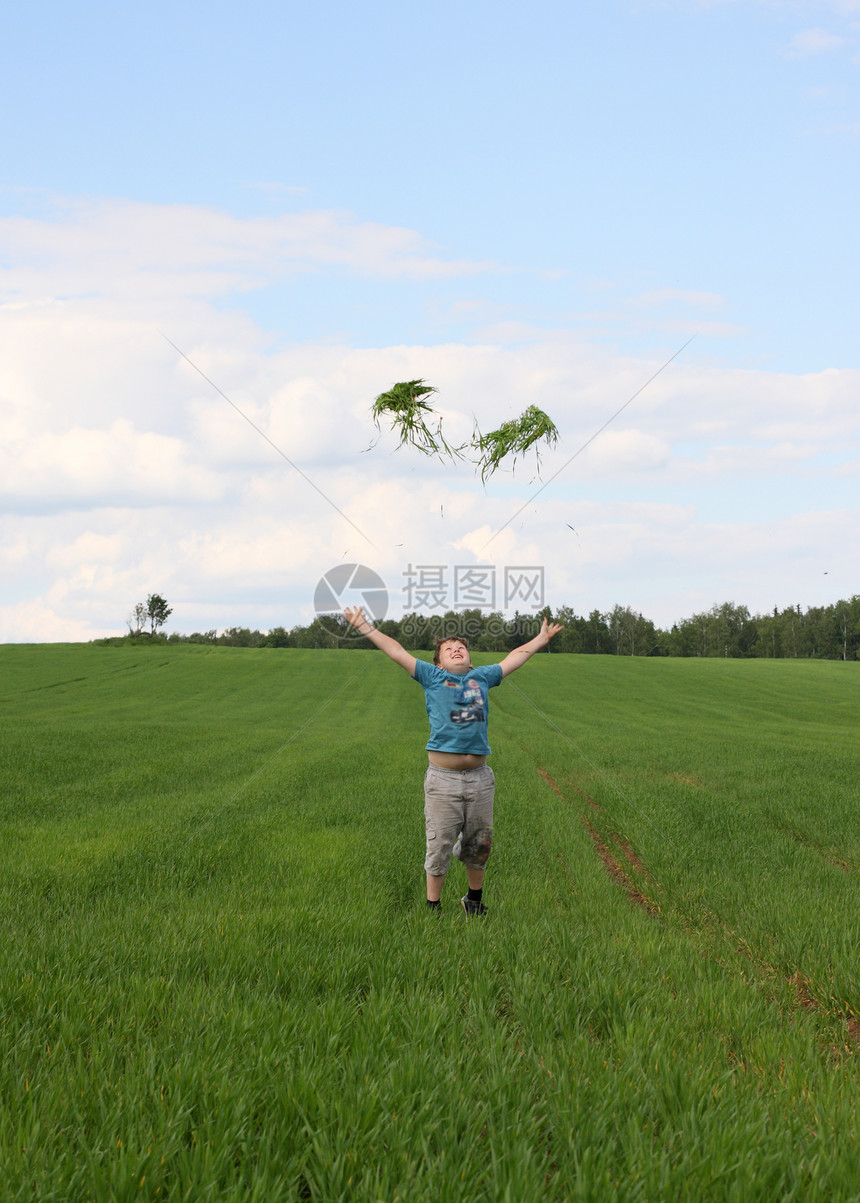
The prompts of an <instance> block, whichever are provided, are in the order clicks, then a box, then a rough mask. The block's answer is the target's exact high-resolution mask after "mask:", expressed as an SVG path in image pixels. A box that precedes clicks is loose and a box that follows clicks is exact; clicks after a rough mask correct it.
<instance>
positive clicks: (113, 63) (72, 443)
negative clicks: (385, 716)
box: [0, 0, 860, 640]
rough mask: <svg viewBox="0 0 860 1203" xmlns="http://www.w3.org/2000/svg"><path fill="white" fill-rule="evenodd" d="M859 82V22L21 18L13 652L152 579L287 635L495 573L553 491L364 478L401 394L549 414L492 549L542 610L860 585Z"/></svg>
mask: <svg viewBox="0 0 860 1203" xmlns="http://www.w3.org/2000/svg"><path fill="white" fill-rule="evenodd" d="M858 72H860V0H856V2H855V0H842V2H839V0H833V2H825V0H820V2H812V0H810V2H804V0H798V2H796V3H788V2H786V3H780V2H778V0H773V2H771V3H764V2H763V3H757V2H755V0H736V2H731V0H726V2H717V3H695V2H682V0H678V2H675V3H673V2H671V0H667V2H665V3H656V2H655V3H647V2H644V3H623V2H620V0H619V2H609V3H604V4H601V5H584V4H564V5H563V4H557V3H537V4H533V5H531V6H530V7H528V8H526V7H525V6H522V5H513V4H510V5H505V4H502V5H499V4H498V3H495V4H493V5H490V4H489V3H465V4H463V3H460V4H457V5H454V4H449V3H442V4H437V5H434V6H433V7H432V9H431V8H429V7H427V6H421V7H419V6H413V5H405V4H402V3H400V4H396V5H395V4H391V3H384V4H383V3H376V4H368V5H365V6H354V5H346V4H342V3H333V4H328V5H324V6H320V7H317V8H315V9H311V8H310V6H305V5H301V6H299V5H291V4H287V5H270V4H259V5H257V6H254V7H253V8H249V9H248V11H240V10H238V9H237V8H236V6H233V5H230V6H228V5H223V4H207V5H205V6H204V5H189V4H185V5H181V6H179V8H178V10H177V9H175V8H173V7H169V6H167V5H164V4H159V3H156V4H154V5H150V6H149V7H148V8H147V9H146V10H145V11H143V10H141V11H132V10H129V11H123V10H117V9H116V8H115V7H114V6H108V5H103V4H92V3H83V4H82V5H80V6H78V7H77V8H76V9H74V10H71V9H68V8H67V7H66V6H60V5H54V4H40V3H36V4H33V5H30V6H28V7H26V8H19V9H18V10H16V11H15V12H14V13H12V14H11V15H10V17H9V18H8V19H7V28H6V34H5V37H4V45H3V48H2V50H0V88H2V90H3V106H4V111H5V112H6V113H7V114H13V115H14V119H13V120H7V121H6V122H5V123H4V126H3V129H2V131H0V162H2V164H3V173H2V180H0V265H2V267H0V338H1V339H2V341H3V348H2V350H3V356H2V367H0V422H2V425H3V429H4V432H5V433H4V438H3V439H2V444H1V445H0V455H2V456H3V458H4V463H3V464H2V465H0V467H2V472H3V477H2V478H3V481H4V483H3V484H2V485H0V495H2V509H3V516H2V520H0V521H2V525H0V569H2V573H3V580H4V588H3V591H2V594H0V639H4V640H28V639H60V638H69V639H78V638H91V637H94V636H95V635H99V634H103V633H107V632H110V631H114V630H121V629H122V628H123V620H124V618H125V616H126V614H127V613H128V611H129V610H130V608H131V606H132V604H133V603H134V602H135V601H137V600H140V598H141V597H145V596H146V594H147V593H149V592H153V591H155V592H162V593H164V594H165V595H166V596H167V597H168V599H169V600H170V601H172V602H173V604H174V616H173V619H172V625H173V627H174V629H179V630H186V631H190V630H193V629H208V628H210V627H224V626H228V625H237V624H241V625H252V626H261V627H267V626H271V625H275V624H276V623H283V624H285V625H288V626H289V625H292V624H294V623H296V622H300V621H306V620H308V619H309V618H310V617H311V616H312V612H313V607H312V598H313V590H314V584H315V582H316V581H317V580H318V579H319V577H320V576H321V575H322V573H324V572H325V571H326V570H327V569H328V568H329V567H330V566H331V565H332V564H334V563H337V562H339V561H342V560H343V558H344V556H346V557H347V560H351V559H355V560H356V561H360V562H365V563H367V564H368V565H370V566H372V567H374V568H375V569H376V570H377V571H378V572H380V573H381V575H382V576H383V577H384V578H385V579H386V581H387V582H389V586H390V588H391V591H392V594H393V595H394V594H395V593H396V592H397V591H398V590H399V588H400V585H401V582H402V579H403V577H404V573H405V571H406V570H407V568H408V566H409V564H410V563H411V564H415V563H423V564H438V565H443V564H444V565H450V566H452V567H453V566H454V565H456V564H464V563H469V562H474V563H479V562H484V561H485V560H486V559H487V554H486V553H487V548H486V540H487V537H488V536H489V534H490V533H492V531H494V530H496V529H498V528H499V527H500V526H501V525H502V524H503V522H505V521H506V519H507V517H508V516H509V515H510V513H511V512H512V510H513V509H516V508H518V507H519V506H520V505H521V504H522V503H523V502H524V501H526V500H527V498H528V497H529V496H531V494H532V493H533V492H534V490H535V489H536V488H537V487H538V486H539V484H540V480H539V479H536V478H535V475H534V470H533V466H522V465H521V466H519V467H518V468H517V470H516V472H514V473H512V472H511V471H506V472H503V473H499V474H498V475H497V477H495V478H494V479H493V481H492V482H491V483H490V485H489V486H488V488H487V489H486V491H485V490H483V489H482V488H481V486H480V482H479V481H476V479H475V476H474V473H473V472H472V471H471V470H470V469H468V468H459V469H451V468H449V467H445V466H444V465H441V464H439V463H436V462H433V461H424V460H421V459H420V458H419V457H417V456H415V455H410V454H409V453H404V452H395V451H394V444H393V442H391V441H390V440H389V441H386V440H385V439H383V440H382V442H381V443H380V445H379V446H378V447H377V448H376V449H375V450H374V451H373V452H368V453H364V448H365V447H366V446H367V444H368V443H369V441H370V439H371V437H372V428H371V427H370V425H369V421H368V411H369V405H370V403H371V402H372V400H373V397H374V395H375V394H376V393H377V392H379V391H382V390H383V389H385V388H387V387H388V386H389V385H390V384H391V383H393V381H394V380H395V379H402V378H406V377H410V376H422V377H425V378H427V379H429V380H431V381H432V382H433V383H434V384H436V385H437V386H438V387H439V389H440V393H439V405H440V408H441V409H442V410H443V412H444V413H445V415H446V421H447V422H448V423H449V426H448V427H447V428H448V429H452V430H458V431H460V432H462V433H463V434H464V435H466V436H467V435H468V432H469V431H470V429H471V426H472V421H473V416H474V417H475V418H477V419H478V420H479V422H480V424H481V426H482V427H483V428H484V429H486V428H488V427H490V426H491V425H492V424H493V423H494V422H495V421H496V420H497V419H498V420H504V419H506V418H508V417H511V416H514V415H515V414H516V413H518V412H520V411H521V410H522V409H523V408H524V407H525V405H527V404H531V403H536V404H539V405H540V406H541V407H542V408H544V409H545V410H546V411H547V412H548V413H550V414H551V416H552V417H553V418H554V420H555V421H556V423H557V425H558V426H559V429H560V431H561V434H562V439H561V443H560V445H559V448H558V449H557V451H556V452H555V453H548V454H547V456H545V457H544V461H543V466H542V469H541V470H542V472H543V478H544V479H547V478H548V477H549V476H552V475H553V474H554V473H555V472H556V471H558V476H557V478H556V479H555V480H554V481H553V483H552V484H551V485H549V486H548V487H547V489H545V490H544V491H543V492H542V493H541V494H540V497H539V498H538V499H537V500H536V501H535V502H534V504H531V505H529V506H527V507H526V508H525V509H524V510H523V514H522V519H521V521H520V523H519V525H517V524H512V525H511V528H509V529H508V530H507V531H506V532H505V534H504V536H503V537H502V536H500V537H499V539H498V540H496V541H495V543H494V545H493V552H492V555H493V558H494V560H495V561H497V563H498V565H499V568H500V569H501V568H502V567H503V566H506V565H508V564H514V563H516V564H532V563H540V564H542V565H544V566H545V569H546V580H547V591H548V596H547V600H548V601H549V602H550V603H551V604H555V605H560V604H569V605H572V606H573V607H574V608H575V609H576V610H577V611H578V612H580V613H582V612H587V611H589V610H590V609H592V608H598V609H608V608H611V606H612V605H613V604H615V603H620V604H625V605H626V604H629V605H632V606H633V607H634V608H636V609H639V610H641V611H642V612H644V613H645V614H646V615H647V616H649V617H652V618H654V620H655V621H657V622H659V623H661V624H664V625H667V624H669V623H671V622H672V621H674V620H675V619H676V618H680V617H683V616H686V615H687V614H689V613H691V612H693V611H694V610H696V609H705V608H708V607H709V606H710V605H712V604H716V603H719V602H722V601H726V600H734V601H736V602H738V603H745V604H748V605H749V606H750V607H751V608H752V609H753V610H767V609H770V608H771V607H772V606H774V605H779V606H782V605H788V604H795V603H796V604H802V605H811V604H820V603H822V602H827V601H831V600H836V599H837V598H838V597H843V596H850V595H851V594H852V593H856V592H857V591H858V571H857V570H858V567H860V565H858V553H857V552H856V550H855V546H856V539H855V538H854V531H856V526H857V508H858V507H857V482H858V468H860V460H858V426H860V418H858V411H860V406H858V386H860V364H858V353H857V338H856V327H857V310H858V306H857V300H856V279H857V274H858V272H857V267H858V264H857V257H858V256H857V250H856V247H857V236H856V224H857V222H856V216H855V213H856V207H857V193H858V188H857V183H858V149H860V96H858V86H857V83H858ZM159 332H162V333H164V334H166V335H167V336H168V337H169V338H170V339H172V340H173V341H174V342H175V343H176V344H177V345H178V346H179V347H181V348H182V349H183V350H184V351H185V352H186V354H188V355H189V357H191V359H192V360H193V362H194V363H195V364H196V365H197V366H198V367H199V368H200V369H201V370H203V371H205V372H206V374H207V375H208V376H210V378H211V379H212V380H213V381H214V382H215V383H217V385H218V387H219V388H221V389H222V390H223V391H224V392H226V393H227V394H228V395H229V396H230V397H231V399H232V400H234V402H235V403H236V404H237V405H239V406H240V408H241V409H242V410H243V412H244V413H246V415H248V416H249V417H251V418H252V419H253V420H254V422H255V423H257V424H258V425H259V426H260V427H261V429H262V430H264V431H265V432H266V433H267V435H268V437H270V438H271V439H272V440H273V441H274V442H275V443H276V444H277V445H278V446H279V447H280V448H281V449H282V451H283V452H284V453H285V454H286V455H287V456H288V457H289V458H290V459H291V460H292V461H293V462H294V463H295V464H297V465H298V466H300V467H301V468H302V470H303V471H304V472H306V473H307V474H308V475H310V476H311V477H312V479H313V480H314V481H315V482H316V483H317V486H318V488H319V489H320V490H321V491H322V492H323V493H324V494H325V495H326V497H329V498H330V499H331V501H332V503H333V504H331V505H326V502H325V501H323V500H321V498H320V496H319V494H318V493H316V492H315V491H313V490H310V489H309V488H308V486H307V484H306V482H305V481H304V480H303V478H302V477H300V476H299V475H298V474H296V473H295V472H292V471H291V470H290V469H289V466H288V465H287V464H285V462H284V460H283V459H281V458H279V457H277V456H276V455H274V454H273V452H272V449H271V447H270V446H268V445H267V444H266V443H265V442H264V440H262V439H261V438H260V437H259V435H258V434H256V433H255V432H254V431H253V430H252V429H251V427H250V426H249V425H248V424H247V423H243V422H242V419H241V417H239V416H238V415H237V414H236V413H235V411H234V410H231V409H230V407H229V406H227V404H226V402H224V401H223V399H222V398H221V397H220V396H219V395H218V394H217V393H216V392H215V391H214V390H213V389H212V388H210V387H209V386H207V385H206V384H205V381H203V380H202V378H201V377H200V376H199V375H197V374H195V372H194V371H193V369H191V368H190V367H189V365H188V364H187V363H186V362H184V361H183V360H181V358H179V357H178V356H177V355H176V354H175V353H174V352H173V351H172V349H171V348H170V347H169V346H168V344H166V343H165V341H164V339H163V338H161V335H160V333H159ZM691 335H695V339H694V341H693V342H692V344H690V346H689V347H687V348H686V349H685V351H684V352H683V354H682V355H681V356H679V357H678V359H677V360H675V361H674V362H673V363H672V364H671V365H670V366H669V367H668V368H666V370H665V371H664V372H662V373H661V374H660V375H659V376H658V377H657V379H656V380H655V381H654V383H653V384H652V385H650V386H649V388H648V389H647V390H646V391H645V392H644V393H642V394H641V396H640V397H638V398H637V399H636V400H635V401H634V402H632V403H631V405H630V406H629V407H628V408H627V409H625V410H624V413H623V414H622V415H619V417H618V419H617V420H616V421H615V422H613V424H612V425H611V426H610V427H609V428H608V430H607V431H606V433H605V434H604V435H602V436H601V437H600V438H599V439H598V440H596V441H595V442H594V443H593V444H592V445H591V447H589V449H588V450H587V452H584V453H583V454H582V455H581V456H579V457H577V458H576V459H575V460H574V461H573V462H572V463H571V464H570V465H569V466H568V467H567V468H564V465H565V464H566V463H567V461H568V460H569V459H570V457H571V456H573V455H574V453H575V452H576V451H577V449H578V447H579V446H581V445H582V443H584V442H585V441H586V440H587V439H588V438H589V437H590V436H591V435H592V434H593V433H594V431H595V430H596V429H598V428H599V427H600V426H601V425H602V423H603V422H605V421H606V419H607V418H608V417H609V416H610V415H611V414H612V413H614V412H615V411H616V410H617V409H618V408H619V406H621V405H622V404H623V403H624V402H625V401H626V400H627V399H628V398H629V397H630V396H632V395H633V393H634V392H636V390H637V389H638V388H639V387H640V386H641V385H642V384H643V383H644V381H645V380H647V379H649V377H650V376H652V375H653V373H654V372H655V371H657V369H659V368H660V366H661V365H662V364H663V363H665V361H666V360H668V359H669V357H670V356H672V355H673V354H674V353H675V352H676V351H677V350H678V348H679V347H681V345H682V344H683V343H684V342H685V341H686V340H687V339H688V338H690V336H691ZM338 511H342V512H343V513H347V514H349V515H350V516H351V517H352V515H357V517H356V518H355V522H356V525H357V526H359V527H361V528H362V529H365V528H367V529H368V533H370V528H371V527H372V528H373V531H374V532H375V537H373V539H372V542H371V541H370V540H366V541H365V542H364V543H363V544H362V543H361V541H360V540H359V541H358V542H357V543H354V545H353V546H349V544H350V543H351V542H352V540H351V538H350V537H348V535H349V534H350V533H354V531H353V528H351V527H349V526H348V524H344V522H343V519H342V518H341V517H340V515H339V513H338ZM441 514H445V515H446V516H445V518H444V520H442V518H441ZM568 524H570V525H572V526H573V527H574V528H575V530H576V532H578V534H577V536H576V539H575V540H574V541H573V542H574V544H575V545H574V546H571V545H570V543H569V542H565V541H564V540H565V538H566V534H567V533H568V531H569V527H568ZM392 608H393V609H394V610H396V609H397V604H396V601H393V607H392Z"/></svg>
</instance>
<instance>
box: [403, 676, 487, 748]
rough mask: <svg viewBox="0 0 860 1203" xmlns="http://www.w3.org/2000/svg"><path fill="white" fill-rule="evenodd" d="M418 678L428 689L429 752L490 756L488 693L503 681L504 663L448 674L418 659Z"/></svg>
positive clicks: (425, 694)
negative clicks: (502, 664) (468, 753)
mask: <svg viewBox="0 0 860 1203" xmlns="http://www.w3.org/2000/svg"><path fill="white" fill-rule="evenodd" d="M414 677H415V680H416V681H417V682H418V684H419V685H420V686H421V687H422V688H423V690H424V701H425V702H426V704H427V716H428V718H429V719H430V738H429V740H428V741H427V749H428V751H431V752H471V753H472V755H473V756H486V755H488V754H489V751H490V745H489V744H488V743H487V713H488V711H489V706H490V703H489V698H488V697H487V693H488V691H489V690H490V689H492V688H493V686H495V685H499V684H500V683H501V680H502V666H501V665H500V664H488V665H487V666H486V667H485V668H474V667H473V668H470V669H469V670H468V671H467V672H464V673H448V672H445V670H444V669H443V668H438V667H437V666H436V665H435V664H428V663H427V661H426V660H416V661H415V674H414Z"/></svg>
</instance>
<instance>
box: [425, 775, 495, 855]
mask: <svg viewBox="0 0 860 1203" xmlns="http://www.w3.org/2000/svg"><path fill="white" fill-rule="evenodd" d="M495 788H496V778H495V776H494V774H493V770H492V769H491V768H490V766H489V765H488V764H482V765H481V766H480V768H477V769H441V768H439V766H438V765H435V764H431V765H429V766H428V768H427V772H426V774H425V776H424V823H425V827H426V831H427V855H426V856H425V858H424V869H425V871H426V872H427V873H430V874H432V875H433V876H434V877H442V876H443V875H444V874H445V873H447V872H448V866H449V865H450V864H451V857H452V856H455V857H456V858H457V860H459V861H462V862H463V864H464V865H465V866H466V867H467V868H468V869H483V868H485V867H486V864H487V860H488V858H489V855H490V849H491V848H492V846H493V794H494V793H495Z"/></svg>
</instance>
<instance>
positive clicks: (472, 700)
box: [448, 678, 487, 726]
mask: <svg viewBox="0 0 860 1203" xmlns="http://www.w3.org/2000/svg"><path fill="white" fill-rule="evenodd" d="M448 684H449V685H450V684H451V682H450V681H449V682H448ZM486 720H487V716H486V714H485V712H484V695H483V694H482V693H481V686H480V685H479V684H478V682H477V681H476V680H474V678H470V679H469V680H468V681H467V682H466V684H465V685H464V686H462V688H460V689H458V690H457V696H456V697H455V698H454V705H453V707H452V709H451V722H452V723H457V725H458V726H459V725H460V724H461V723H483V722H486Z"/></svg>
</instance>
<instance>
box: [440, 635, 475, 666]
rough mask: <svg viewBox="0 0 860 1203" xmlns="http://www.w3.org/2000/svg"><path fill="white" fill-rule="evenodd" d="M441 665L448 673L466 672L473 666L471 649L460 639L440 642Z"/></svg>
mask: <svg viewBox="0 0 860 1203" xmlns="http://www.w3.org/2000/svg"><path fill="white" fill-rule="evenodd" d="M439 667H440V668H442V669H444V670H445V672H446V673H464V672H466V670H467V669H469V668H471V667H472V666H471V664H470V662H469V649H468V648H467V647H466V646H465V644H462V643H461V642H460V640H459V639H446V640H445V642H444V643H440V644H439Z"/></svg>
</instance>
